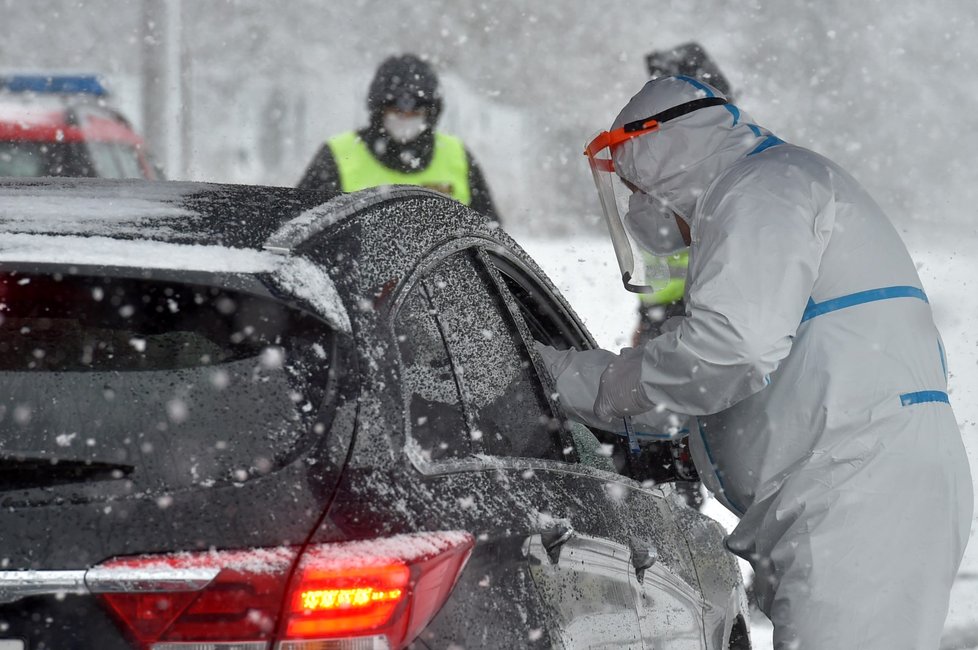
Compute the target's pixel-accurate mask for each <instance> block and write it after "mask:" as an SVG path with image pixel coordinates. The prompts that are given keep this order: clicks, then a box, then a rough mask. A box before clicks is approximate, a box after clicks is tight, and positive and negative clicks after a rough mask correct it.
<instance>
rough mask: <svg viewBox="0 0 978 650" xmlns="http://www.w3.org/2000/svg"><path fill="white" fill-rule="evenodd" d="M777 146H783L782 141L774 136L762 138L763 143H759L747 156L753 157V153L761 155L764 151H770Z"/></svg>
mask: <svg viewBox="0 0 978 650" xmlns="http://www.w3.org/2000/svg"><path fill="white" fill-rule="evenodd" d="M779 144H784V140H782V139H781V138H779V137H778V136H776V135H769V136H767V137H766V138H764V141H763V142H761V144H759V145H757V146H756V147H754V150H753V151H751V152H750V153H749V154H747V155H748V156H753V155H754V154H755V153H761V152H762V151H764V150H765V149H770V148H771V147H774V146H777V145H779Z"/></svg>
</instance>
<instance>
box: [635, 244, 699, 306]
mask: <svg viewBox="0 0 978 650" xmlns="http://www.w3.org/2000/svg"><path fill="white" fill-rule="evenodd" d="M666 264H667V265H668V266H669V280H668V281H667V282H666V286H664V287H663V288H661V289H659V290H658V291H655V292H653V293H640V294H638V296H639V300H641V301H642V304H643V305H646V306H651V305H671V304H672V303H674V302H679V301H680V300H682V299H683V293H684V292H685V291H686V269H687V267H689V250H688V249H687V250H683V251H680V252H678V253H676V254H675V255H670V256H669V257H667V258H666Z"/></svg>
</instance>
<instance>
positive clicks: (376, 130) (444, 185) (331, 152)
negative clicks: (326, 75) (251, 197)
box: [298, 54, 499, 221]
mask: <svg viewBox="0 0 978 650" xmlns="http://www.w3.org/2000/svg"><path fill="white" fill-rule="evenodd" d="M367 110H368V111H369V117H370V122H369V124H368V125H367V126H366V127H364V128H361V129H358V130H356V131H348V132H345V133H341V134H339V135H336V136H334V137H332V138H330V139H329V140H328V141H327V142H326V143H325V144H324V145H323V146H322V147H320V149H319V151H318V152H316V155H315V157H314V158H313V159H312V162H311V163H310V164H309V167H308V168H307V169H306V172H305V174H304V175H303V177H302V180H301V181H299V184H298V187H299V188H300V189H308V190H329V191H334V192H355V191H357V190H362V189H365V188H368V187H376V186H378V185H420V186H422V187H427V188H430V189H434V190H437V191H439V192H442V193H443V194H446V195H448V196H450V197H452V198H454V199H455V200H457V201H459V202H461V203H464V204H465V205H468V206H470V207H471V208H472V209H474V210H476V211H478V212H481V213H482V214H484V215H486V216H488V217H490V218H491V219H494V220H496V221H499V215H498V214H497V212H496V208H495V206H494V205H493V202H492V197H491V195H490V193H489V188H488V186H487V185H486V182H485V179H484V178H483V176H482V171H481V170H480V169H479V166H478V165H477V164H476V162H475V159H474V158H473V157H472V154H471V153H470V152H469V151H468V150H467V149H466V147H465V146H464V145H463V144H462V141H461V140H459V139H458V138H456V137H455V136H452V135H448V134H446V133H441V132H438V131H436V130H435V125H436V124H437V123H438V117H439V115H440V114H441V110H442V97H441V92H440V90H439V88H438V77H437V75H435V72H434V70H433V69H432V68H431V66H430V65H429V64H428V63H427V62H425V61H423V60H422V59H419V58H418V57H416V56H414V55H412V54H404V55H401V56H393V57H390V58H388V59H386V60H385V61H384V62H383V63H381V64H380V67H378V68H377V72H376V74H375V75H374V79H373V81H372V82H371V84H370V90H369V92H368V94H367Z"/></svg>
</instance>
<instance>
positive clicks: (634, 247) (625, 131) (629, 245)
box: [584, 97, 727, 293]
mask: <svg viewBox="0 0 978 650" xmlns="http://www.w3.org/2000/svg"><path fill="white" fill-rule="evenodd" d="M726 103H727V100H725V99H723V98H722V97H703V98H701V99H694V100H692V101H689V102H685V103H683V104H679V105H678V106H673V107H672V108H669V109H667V110H664V111H662V112H660V113H656V114H655V115H652V116H650V117H646V118H643V119H640V120H635V121H633V122H628V123H627V124H625V125H623V126H621V127H619V128H617V129H613V130H611V131H602V132H601V133H599V134H598V135H597V136H595V137H594V138H593V139H592V140H591V141H590V142H588V144H587V146H586V147H585V149H584V155H585V156H587V158H588V164H589V165H590V167H591V174H592V176H593V177H594V184H595V187H596V188H597V190H598V199H599V200H600V202H601V208H602V211H603V212H604V217H605V221H606V222H607V224H608V232H609V234H610V235H611V243H612V244H613V245H614V248H615V256H616V257H617V258H618V267H619V268H620V269H621V277H622V283H623V284H624V285H625V289H627V290H628V291H632V292H635V293H654V292H656V291H658V290H659V289H661V288H662V285H664V284H665V283H666V282H668V272H666V275H665V277H659V276H660V275H661V273H659V272H657V270H656V269H658V267H659V266H661V264H655V263H652V264H650V263H649V262H654V260H651V259H650V258H651V257H654V256H653V255H651V254H650V253H649V251H648V250H647V249H646V247H643V246H641V245H640V244H639V243H638V242H636V241H635V240H634V238H633V237H631V236H630V234H629V232H628V230H626V228H625V225H624V221H623V218H622V217H623V215H624V214H625V213H626V212H627V208H626V207H625V206H627V202H628V198H629V196H630V195H631V190H630V189H629V188H627V187H625V185H623V184H622V183H621V179H619V178H618V175H617V174H616V173H615V164H614V161H613V160H612V152H613V151H614V149H615V147H617V146H619V145H621V144H622V143H623V142H626V141H628V140H630V139H632V138H635V137H638V136H640V135H646V134H648V133H653V132H655V131H657V130H659V127H660V125H662V124H664V123H665V122H668V121H669V120H674V119H676V118H678V117H682V116H683V115H687V114H689V113H692V112H693V111H697V110H699V109H701V108H708V107H710V106H722V105H723V104H726ZM619 206H621V209H620V208H619Z"/></svg>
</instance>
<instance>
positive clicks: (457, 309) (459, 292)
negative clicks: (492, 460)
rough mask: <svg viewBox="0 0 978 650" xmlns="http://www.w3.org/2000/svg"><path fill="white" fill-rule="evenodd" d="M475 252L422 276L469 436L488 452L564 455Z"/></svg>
mask: <svg viewBox="0 0 978 650" xmlns="http://www.w3.org/2000/svg"><path fill="white" fill-rule="evenodd" d="M473 255H474V251H472V250H464V251H460V252H458V253H455V254H453V255H452V256H450V257H448V258H447V259H446V260H445V261H444V262H443V263H442V264H441V265H439V266H438V267H437V268H436V269H435V270H434V271H432V272H431V273H430V275H429V276H428V278H427V284H428V287H429V289H430V291H431V299H432V305H433V306H434V308H435V311H436V314H437V318H438V321H439V324H440V326H441V329H442V332H443V334H444V336H445V341H446V342H447V344H448V348H449V351H450V353H451V355H452V358H453V359H454V360H455V363H456V366H457V371H458V373H459V382H458V383H459V387H460V389H461V393H462V398H463V401H464V403H465V406H466V409H467V411H468V415H469V425H470V428H471V433H472V436H473V437H474V438H476V439H478V440H480V441H481V443H482V445H483V446H484V448H485V450H486V452H487V453H489V454H491V455H493V456H519V457H525V458H547V459H552V460H564V459H565V457H566V456H565V453H564V452H565V450H564V446H563V443H562V439H561V436H560V421H559V420H558V419H557V418H555V417H554V413H553V411H552V409H551V407H550V402H549V401H548V400H547V397H546V395H545V394H544V392H543V384H542V383H541V382H540V380H539V378H538V377H537V375H536V371H535V369H534V368H533V364H532V362H531V361H530V358H529V354H528V353H527V352H526V349H525V348H524V347H523V344H522V340H521V338H520V335H519V332H518V331H517V328H516V324H515V323H514V322H513V321H512V320H511V319H510V318H509V313H508V311H507V309H506V305H505V304H504V303H503V301H502V297H501V296H500V295H499V293H498V292H497V290H496V287H495V284H494V283H493V282H492V280H491V278H490V277H489V272H488V270H487V269H485V268H483V267H482V266H481V264H480V263H479V262H477V261H476V260H475V259H474V257H473Z"/></svg>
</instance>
